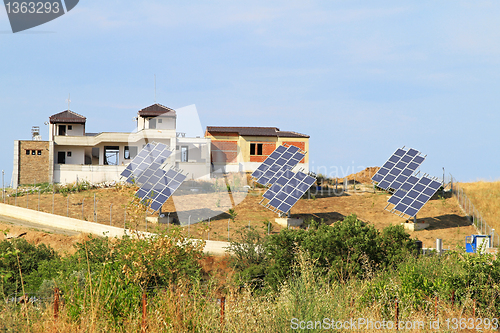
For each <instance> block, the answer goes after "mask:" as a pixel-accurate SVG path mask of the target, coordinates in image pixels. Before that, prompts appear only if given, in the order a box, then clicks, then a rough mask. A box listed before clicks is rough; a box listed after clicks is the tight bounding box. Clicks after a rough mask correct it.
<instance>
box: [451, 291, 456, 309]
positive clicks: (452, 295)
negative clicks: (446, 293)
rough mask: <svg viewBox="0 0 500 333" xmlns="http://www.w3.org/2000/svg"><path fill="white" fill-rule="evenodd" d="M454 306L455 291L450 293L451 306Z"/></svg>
mask: <svg viewBox="0 0 500 333" xmlns="http://www.w3.org/2000/svg"><path fill="white" fill-rule="evenodd" d="M454 305H455V290H452V291H451V306H452V307H453V306H454Z"/></svg>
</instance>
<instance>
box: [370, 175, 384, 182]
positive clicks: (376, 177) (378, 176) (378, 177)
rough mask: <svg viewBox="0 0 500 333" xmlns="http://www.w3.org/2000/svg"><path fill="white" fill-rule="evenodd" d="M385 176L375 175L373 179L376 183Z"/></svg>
mask: <svg viewBox="0 0 500 333" xmlns="http://www.w3.org/2000/svg"><path fill="white" fill-rule="evenodd" d="M383 178H384V177H383V176H382V175H374V176H373V178H372V180H373V181H374V182H376V183H378V182H380V181H381V180H382V179H383Z"/></svg>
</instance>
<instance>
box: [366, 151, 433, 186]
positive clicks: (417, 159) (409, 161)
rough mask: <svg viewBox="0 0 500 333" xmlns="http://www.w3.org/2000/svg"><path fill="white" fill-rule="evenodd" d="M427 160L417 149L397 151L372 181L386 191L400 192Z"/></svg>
mask: <svg viewBox="0 0 500 333" xmlns="http://www.w3.org/2000/svg"><path fill="white" fill-rule="evenodd" d="M424 160H425V157H423V156H421V155H420V152H419V151H418V150H415V149H411V148H410V149H408V150H405V149H404V148H402V149H398V150H396V152H395V153H394V154H393V155H392V156H391V157H390V158H389V160H388V161H387V162H385V164H384V165H383V166H382V167H381V168H380V169H379V170H378V171H377V173H376V174H375V175H373V177H372V181H373V182H376V183H378V184H377V186H378V187H380V188H383V189H384V190H398V189H399V188H401V187H402V186H403V185H404V184H405V183H406V182H407V181H408V179H409V178H410V177H411V175H412V174H413V173H415V171H416V170H417V168H418V167H419V166H420V164H422V162H423V161H424Z"/></svg>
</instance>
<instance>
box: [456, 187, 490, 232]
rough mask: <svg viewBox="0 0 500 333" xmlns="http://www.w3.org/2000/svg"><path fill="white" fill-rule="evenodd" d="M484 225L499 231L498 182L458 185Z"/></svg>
mask: <svg viewBox="0 0 500 333" xmlns="http://www.w3.org/2000/svg"><path fill="white" fill-rule="evenodd" d="M459 186H460V187H462V188H463V190H464V191H465V194H466V195H467V196H468V197H469V199H470V200H471V201H472V203H473V204H474V206H475V207H476V209H477V210H478V211H479V212H480V213H481V215H482V216H483V218H484V220H485V221H486V223H488V224H489V225H490V226H491V227H492V228H495V230H497V232H498V231H500V214H499V212H500V181H495V182H486V181H477V182H473V183H459Z"/></svg>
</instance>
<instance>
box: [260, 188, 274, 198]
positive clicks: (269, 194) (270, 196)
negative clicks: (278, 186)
mask: <svg viewBox="0 0 500 333" xmlns="http://www.w3.org/2000/svg"><path fill="white" fill-rule="evenodd" d="M275 195H276V193H275V192H273V191H271V189H268V190H267V191H266V192H265V193H264V194H263V195H262V196H263V197H264V198H266V199H267V200H271V199H272V198H274V196H275Z"/></svg>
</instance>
